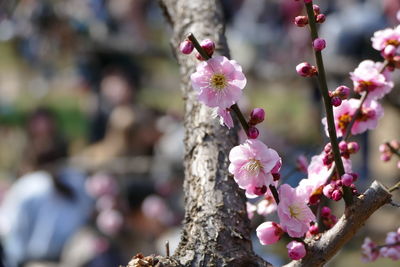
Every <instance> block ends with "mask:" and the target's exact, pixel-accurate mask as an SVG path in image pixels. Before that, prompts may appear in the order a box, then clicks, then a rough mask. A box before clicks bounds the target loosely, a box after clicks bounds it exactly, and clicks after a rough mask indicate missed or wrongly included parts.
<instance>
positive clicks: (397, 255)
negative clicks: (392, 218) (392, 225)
mask: <svg viewBox="0 0 400 267" xmlns="http://www.w3.org/2000/svg"><path fill="white" fill-rule="evenodd" d="M385 243H386V244H385V246H384V247H382V248H381V249H380V254H381V255H382V256H383V257H386V258H390V259H392V260H400V228H399V229H397V232H389V233H388V234H387V236H386V240H385ZM396 244H397V245H396Z"/></svg>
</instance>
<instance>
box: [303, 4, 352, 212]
mask: <svg viewBox="0 0 400 267" xmlns="http://www.w3.org/2000/svg"><path fill="white" fill-rule="evenodd" d="M306 10H307V15H308V21H309V25H310V31H311V39H312V40H315V39H317V38H318V31H317V26H316V22H315V16H314V10H313V3H312V2H310V3H306ZM314 55H315V61H316V64H317V68H318V75H317V78H318V84H319V90H320V92H321V95H322V97H323V100H324V106H325V113H326V120H327V124H328V132H329V139H330V142H331V145H332V151H333V157H334V160H335V166H336V169H337V171H338V173H339V176H342V175H343V174H344V166H343V162H342V157H341V155H340V150H339V144H338V139H337V135H336V128H335V120H334V117H333V108H332V104H331V98H330V97H329V90H328V84H327V82H326V74H325V68H324V62H323V59H322V53H321V51H315V50H314ZM343 198H344V201H345V203H346V206H349V205H350V204H351V203H352V201H353V194H352V192H351V190H350V188H348V187H344V196H343Z"/></svg>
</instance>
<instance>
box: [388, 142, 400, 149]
mask: <svg viewBox="0 0 400 267" xmlns="http://www.w3.org/2000/svg"><path fill="white" fill-rule="evenodd" d="M390 145H391V146H392V147H393V148H394V149H396V150H398V149H399V148H400V143H399V141H397V140H392V141H390Z"/></svg>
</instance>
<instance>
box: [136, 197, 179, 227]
mask: <svg viewBox="0 0 400 267" xmlns="http://www.w3.org/2000/svg"><path fill="white" fill-rule="evenodd" d="M141 210H142V212H143V214H144V215H145V216H146V217H148V218H151V219H155V220H157V221H159V222H161V223H163V224H165V225H168V224H171V223H172V222H173V220H174V215H173V213H172V212H171V210H170V209H169V207H168V205H167V203H166V202H165V200H164V199H163V198H161V197H159V196H157V195H150V196H148V197H146V198H145V199H144V200H143V203H142V207H141Z"/></svg>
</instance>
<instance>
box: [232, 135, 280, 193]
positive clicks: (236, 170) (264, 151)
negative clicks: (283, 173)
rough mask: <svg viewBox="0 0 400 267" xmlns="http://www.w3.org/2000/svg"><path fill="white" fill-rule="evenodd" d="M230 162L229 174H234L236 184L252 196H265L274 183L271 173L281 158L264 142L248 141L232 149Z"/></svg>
mask: <svg viewBox="0 0 400 267" xmlns="http://www.w3.org/2000/svg"><path fill="white" fill-rule="evenodd" d="M229 160H230V162H231V164H230V165H229V172H230V173H232V174H233V176H234V179H235V181H236V183H237V184H238V185H239V187H240V188H242V189H245V190H246V193H248V194H249V195H252V194H257V193H258V194H259V193H261V194H264V193H265V192H266V189H267V187H268V186H269V185H270V184H271V183H273V177H272V174H271V171H272V169H273V168H274V167H275V165H276V164H277V162H278V161H279V160H280V157H279V155H278V153H277V152H276V151H275V150H273V149H271V148H268V147H267V146H266V145H265V144H264V143H263V142H261V141H259V140H257V139H248V140H246V141H245V142H244V143H243V144H242V145H239V146H235V147H234V148H232V149H231V151H230V153H229ZM262 188H265V190H264V189H262ZM261 189H262V190H261ZM262 191H264V192H262Z"/></svg>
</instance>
